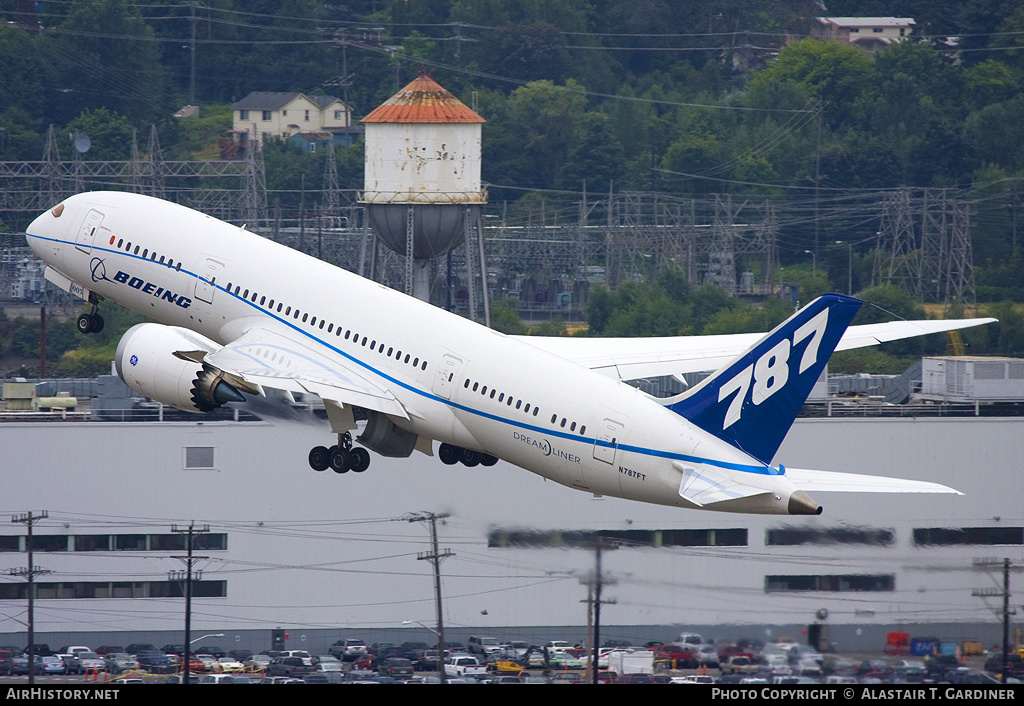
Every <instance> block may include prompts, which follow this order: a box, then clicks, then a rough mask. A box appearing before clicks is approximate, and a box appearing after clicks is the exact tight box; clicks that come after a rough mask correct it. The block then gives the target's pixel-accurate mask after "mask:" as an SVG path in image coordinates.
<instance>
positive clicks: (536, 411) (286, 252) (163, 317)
mask: <svg viewBox="0 0 1024 706" xmlns="http://www.w3.org/2000/svg"><path fill="white" fill-rule="evenodd" d="M63 209H64V210H63V212H62V214H61V216H60V217H59V218H54V217H52V216H51V215H50V214H49V213H48V214H44V215H43V216H40V217H39V218H38V219H37V220H36V221H35V222H34V223H33V224H32V225H31V226H30V228H29V231H28V240H29V243H30V244H31V246H32V248H33V250H34V251H35V252H36V253H37V254H38V255H39V256H40V257H41V258H42V259H43V260H44V261H45V262H46V263H47V264H48V265H49V266H50V267H52V268H53V269H55V270H57V271H59V272H60V273H62V274H64V275H65V276H67V277H68V278H69V279H71V280H73V281H74V282H76V283H78V284H80V285H83V286H85V287H87V288H88V289H89V290H91V291H93V292H95V293H96V294H98V295H100V296H101V297H103V298H107V299H111V300H114V301H117V302H119V303H121V304H123V305H125V306H127V307H129V308H131V309H134V310H136V311H139V312H141V313H143V314H146V315H147V316H150V317H151V318H153V319H154V320H156V321H159V322H161V323H164V324H169V325H174V326H180V327H185V328H188V329H192V330H194V331H196V332H198V333H200V334H202V335H204V336H206V337H208V338H210V339H212V340H214V341H216V342H218V343H220V344H222V345H224V344H228V343H230V342H231V341H233V340H235V339H237V338H238V337H239V336H241V335H242V334H243V333H244V332H245V331H246V330H247V329H249V328H252V327H263V328H268V329H273V330H276V331H278V332H283V333H285V334H286V335H288V336H290V337H292V338H294V339H296V340H298V341H300V342H301V343H302V344H303V345H305V346H307V347H309V348H312V349H315V350H318V351H319V352H321V353H322V354H324V355H326V356H329V357H334V358H335V359H336V360H339V361H342V360H344V361H345V364H346V365H348V366H349V367H357V368H358V369H359V370H360V371H361V373H362V374H363V375H364V376H365V377H366V378H367V379H368V380H372V381H373V382H374V383H376V384H377V385H378V386H380V387H382V388H386V389H388V390H390V392H391V393H392V394H393V395H394V396H395V397H396V398H397V399H398V401H399V402H400V403H401V404H402V405H403V406H404V407H405V409H406V410H407V412H408V414H409V419H400V418H397V417H394V416H392V419H393V421H394V422H395V423H396V424H398V426H400V427H403V428H405V429H407V430H408V431H411V432H414V433H416V434H419V435H420V436H421V437H426V438H431V439H435V440H438V441H443V442H448V443H450V444H453V445H455V446H460V447H463V448H467V449H473V450H478V451H483V452H486V453H489V454H492V455H494V456H497V457H499V458H501V459H504V460H506V461H508V462H511V463H513V464H515V465H517V466H520V467H522V468H525V469H527V470H529V471H532V472H534V473H537V474H539V475H541V476H544V477H545V478H549V479H551V480H553V481H556V482H558V483H561V484H563V485H566V486H569V487H572V488H577V489H580V490H584V491H587V492H592V493H595V494H600V495H611V496H618V497H623V498H629V499H633V500H639V501H644V502H651V503H658V504H664V505H674V506H679V507H695V506H694V505H693V504H692V503H690V502H688V501H686V500H684V499H683V498H682V497H680V494H679V486H680V480H681V477H682V474H681V472H680V471H679V470H678V469H677V468H676V467H674V466H673V461H676V462H681V463H684V464H701V465H705V466H709V467H714V468H715V469H720V470H722V471H723V472H725V473H731V474H736V475H737V477H740V478H741V479H742V482H743V483H744V484H746V485H748V486H751V485H753V486H756V487H758V488H763V489H764V491H765V492H766V493H767V494H768V495H759V496H757V497H756V499H754V498H747V499H746V500H744V501H741V502H738V503H736V504H735V505H732V506H730V503H725V504H722V503H716V504H715V505H716V506H715V507H714V508H713V509H721V510H737V511H746V512H773V513H774V512H778V513H782V514H785V513H786V512H787V509H786V508H787V502H788V500H789V496H790V495H791V493H792V492H793V491H794V489H795V488H794V486H793V485H792V484H791V483H790V482H789V481H788V480H787V479H786V478H785V477H784V476H781V475H778V474H777V471H775V470H774V469H772V468H770V467H766V466H765V465H764V464H761V463H759V462H758V461H756V460H754V459H753V458H751V457H750V456H748V455H747V454H745V453H743V452H742V451H740V450H738V449H736V448H734V447H732V446H731V445H729V444H727V443H725V442H723V441H721V440H719V439H718V438H716V437H714V436H713V435H711V434H708V433H706V432H705V431H703V430H701V429H699V428H697V427H696V426H694V425H692V424H690V423H689V422H687V421H686V420H685V419H683V418H682V417H680V416H678V415H677V414H675V413H673V412H672V411H670V410H667V409H665V408H664V407H662V406H661V405H660V404H658V403H657V402H656V401H654V400H653V399H651V398H650V397H648V396H647V395H645V394H643V393H642V392H640V391H638V390H636V389H634V388H632V387H630V386H628V385H626V384H624V383H622V382H619V381H617V380H613V379H611V378H608V377H605V376H604V375H601V374H598V373H595V372H593V371H591V370H589V369H587V368H584V367H582V366H580V365H578V364H576V363H573V362H570V361H566V360H564V359H562V358H559V357H557V356H554V355H552V354H549V353H547V352H545V351H542V350H540V349H538V348H536V347H534V346H531V345H529V344H528V343H525V342H523V341H520V340H516V339H513V338H509V337H507V336H504V335H502V334H500V333H497V332H495V331H492V330H490V329H487V328H485V327H483V326H480V325H478V324H476V323H473V322H471V321H468V320H466V319H463V318H461V317H459V316H456V315H454V314H451V313H448V312H446V311H443V310H441V309H438V308H436V307H433V306H431V305H429V304H426V303H424V302H421V301H419V300H416V299H413V298H412V297H408V296H406V295H404V294H401V293H399V292H396V291H394V290H392V289H389V288H387V287H384V286H383V285H380V284H377V283H375V282H372V281H369V280H367V279H364V278H362V277H359V276H357V275H355V274H352V273H350V272H347V271H345V270H343V269H340V268H338V267H334V266H332V265H329V264H327V263H325V262H322V261H320V260H317V259H315V258H312V257H309V256H306V255H303V254H302V253H299V252H296V251H294V250H291V249H289V248H287V247H284V246H282V245H279V244H277V243H274V242H272V241H270V240H267V239H265V238H263V237H260V236H258V235H255V234H253V233H249V232H247V231H246V230H245V229H244V228H238V227H235V226H232V225H230V224H227V223H224V222H222V221H219V220H217V219H215V218H212V217H209V216H206V215H203V214H201V213H198V212H196V211H192V210H190V209H187V208H184V207H181V206H177V205H175V204H172V203H169V202H166V201H161V200H157V199H151V198H148V197H143V196H138V195H133V194H127V193H114V192H98V193H85V194H80V195H77V196H73V197H71V198H69V199H67V200H66V201H64V202H63Z"/></svg>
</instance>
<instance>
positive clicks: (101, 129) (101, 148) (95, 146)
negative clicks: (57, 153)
mask: <svg viewBox="0 0 1024 706" xmlns="http://www.w3.org/2000/svg"><path fill="white" fill-rule="evenodd" d="M64 132H65V133H70V134H71V135H78V134H83V135H88V136H89V140H90V143H91V144H90V147H89V151H88V153H87V156H85V157H84V159H89V160H117V159H128V158H129V157H130V156H131V153H132V133H133V130H132V126H131V125H130V124H129V123H128V120H127V119H126V118H125V117H124V116H123V115H118V114H117V113H114V112H111V111H109V110H107V109H106V108H97V109H95V110H88V109H87V110H85V111H83V112H82V113H81V115H79V116H78V117H77V118H75V119H74V120H72V121H71V122H69V123H68V124H67V127H66V128H65V130H64ZM59 147H60V149H61V152H62V153H63V154H64V156H65V157H66V158H70V156H71V154H72V150H73V149H74V147H73V145H72V144H71V143H70V142H63V141H62V142H61V143H60V144H59Z"/></svg>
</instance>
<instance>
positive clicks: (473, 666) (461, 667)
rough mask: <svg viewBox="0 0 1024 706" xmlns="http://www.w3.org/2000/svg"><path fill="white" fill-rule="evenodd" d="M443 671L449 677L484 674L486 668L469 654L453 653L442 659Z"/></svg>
mask: <svg viewBox="0 0 1024 706" xmlns="http://www.w3.org/2000/svg"><path fill="white" fill-rule="evenodd" d="M444 673H445V676H449V677H475V676H486V674H487V668H486V667H484V665H482V664H480V662H479V661H477V658H476V657H474V656H473V655H469V654H453V655H451V656H449V657H448V659H446V660H445V661H444Z"/></svg>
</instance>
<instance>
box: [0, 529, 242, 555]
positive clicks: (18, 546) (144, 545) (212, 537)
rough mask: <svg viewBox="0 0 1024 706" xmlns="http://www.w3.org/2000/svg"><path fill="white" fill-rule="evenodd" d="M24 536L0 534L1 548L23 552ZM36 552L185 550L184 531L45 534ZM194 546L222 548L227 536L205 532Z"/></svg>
mask: <svg viewBox="0 0 1024 706" xmlns="http://www.w3.org/2000/svg"><path fill="white" fill-rule="evenodd" d="M24 539H25V538H24V536H21V535H10V536H6V537H0V551H9V552H24V551H25V541H24ZM33 540H34V541H33V543H32V546H33V550H34V551H37V552H109V551H122V552H179V551H185V550H186V549H187V547H186V546H185V534H184V533H182V532H174V533H171V534H44V535H36V536H35V537H33ZM192 547H193V548H194V549H202V550H203V551H217V550H220V551H223V550H226V549H227V548H228V536H227V534H225V533H223V532H205V533H203V534H197V535H195V536H194V537H193V539H192Z"/></svg>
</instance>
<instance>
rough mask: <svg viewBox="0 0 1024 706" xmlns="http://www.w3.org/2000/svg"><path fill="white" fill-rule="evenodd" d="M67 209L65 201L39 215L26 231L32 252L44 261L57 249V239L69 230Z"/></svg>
mask: <svg viewBox="0 0 1024 706" xmlns="http://www.w3.org/2000/svg"><path fill="white" fill-rule="evenodd" d="M65 210H66V208H65V205H64V204H63V203H60V204H58V205H56V206H54V207H53V208H51V209H50V210H49V211H46V212H45V213H42V214H40V215H39V216H37V217H36V219H35V220H34V221H32V223H30V224H29V227H28V229H27V230H26V231H25V235H26V238H27V240H28V245H29V247H30V248H32V252H34V253H35V254H36V255H38V256H39V257H40V258H42V259H43V260H44V261H46V260H47V259H48V257H52V255H53V254H54V253H55V252H56V251H57V239H58V238H59V237H60V235H62V234H63V233H64V231H65V230H67V223H68V221H69V220H70V219H69V218H68V217H67V215H65V213H64V211H65Z"/></svg>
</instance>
